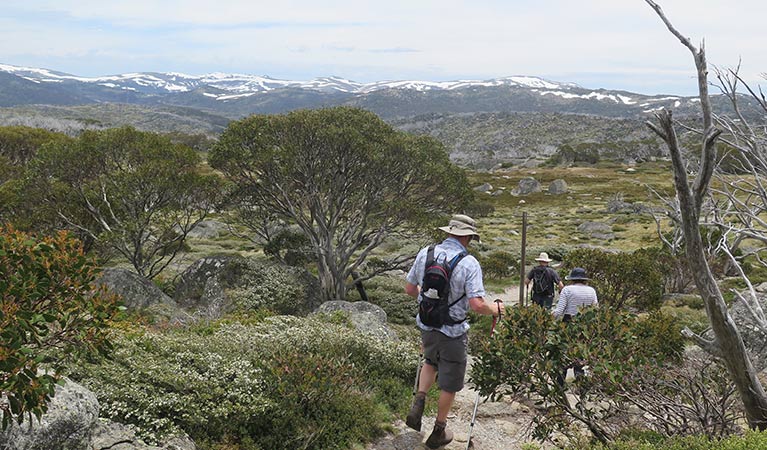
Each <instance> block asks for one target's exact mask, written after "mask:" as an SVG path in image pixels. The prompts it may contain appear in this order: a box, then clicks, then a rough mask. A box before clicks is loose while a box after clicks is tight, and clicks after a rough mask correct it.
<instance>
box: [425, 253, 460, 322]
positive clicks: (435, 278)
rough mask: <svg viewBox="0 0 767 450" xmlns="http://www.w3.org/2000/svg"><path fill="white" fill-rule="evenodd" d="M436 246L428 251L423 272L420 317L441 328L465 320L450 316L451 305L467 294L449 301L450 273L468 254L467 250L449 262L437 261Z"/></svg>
mask: <svg viewBox="0 0 767 450" xmlns="http://www.w3.org/2000/svg"><path fill="white" fill-rule="evenodd" d="M434 247H435V245H431V246H429V250H428V251H427V252H426V267H425V270H424V272H423V282H422V283H421V302H420V303H418V317H419V318H420V319H421V323H423V324H424V325H426V326H430V327H435V328H439V327H441V326H442V325H455V324H458V323H461V322H464V321H465V320H466V318H465V317H464V318H463V319H462V320H458V321H456V320H453V318H452V317H450V307H451V306H453V305H455V304H456V303H458V302H459V301H460V300H461V299H463V298H464V297H465V296H466V293H464V294H463V295H462V296H460V297H459V298H458V299H456V300H455V301H454V302H453V303H448V302H449V299H450V275H452V274H453V269H455V267H456V266H457V265H458V263H459V262H460V261H461V260H462V259H463V258H464V256H466V255H467V253H466V252H465V251H463V252H461V253H459V254H457V255H455V257H453V259H451V260H450V261H449V262H448V261H447V260H445V261H443V262H437V261H435V260H434Z"/></svg>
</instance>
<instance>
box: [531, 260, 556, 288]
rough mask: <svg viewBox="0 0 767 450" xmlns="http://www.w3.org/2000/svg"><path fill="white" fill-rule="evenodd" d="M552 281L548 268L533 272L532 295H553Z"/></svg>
mask: <svg viewBox="0 0 767 450" xmlns="http://www.w3.org/2000/svg"><path fill="white" fill-rule="evenodd" d="M553 293H554V280H553V278H552V276H551V274H550V273H549V268H548V267H545V268H544V269H543V270H534V271H533V294H549V295H550V294H553Z"/></svg>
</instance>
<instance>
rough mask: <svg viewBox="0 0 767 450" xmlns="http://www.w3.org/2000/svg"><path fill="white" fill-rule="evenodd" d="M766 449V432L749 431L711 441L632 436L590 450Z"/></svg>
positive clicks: (641, 435)
mask: <svg viewBox="0 0 767 450" xmlns="http://www.w3.org/2000/svg"><path fill="white" fill-rule="evenodd" d="M763 448H767V432H758V431H750V432H748V433H746V434H745V435H743V436H732V437H728V438H726V439H722V440H711V439H708V438H706V437H705V436H684V437H673V438H659V437H658V436H656V435H653V434H641V433H638V434H633V435H630V436H627V437H621V438H620V439H619V440H617V441H616V442H613V443H611V444H608V445H604V444H596V445H594V446H592V447H591V448H590V450H756V449H763Z"/></svg>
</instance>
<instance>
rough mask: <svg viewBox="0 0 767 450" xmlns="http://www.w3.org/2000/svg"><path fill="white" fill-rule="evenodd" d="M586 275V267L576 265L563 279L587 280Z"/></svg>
mask: <svg viewBox="0 0 767 450" xmlns="http://www.w3.org/2000/svg"><path fill="white" fill-rule="evenodd" d="M588 279H589V278H588V277H587V276H586V269H584V268H582V267H576V268H574V269H573V270H571V271H570V275H568V276H566V277H565V280H588Z"/></svg>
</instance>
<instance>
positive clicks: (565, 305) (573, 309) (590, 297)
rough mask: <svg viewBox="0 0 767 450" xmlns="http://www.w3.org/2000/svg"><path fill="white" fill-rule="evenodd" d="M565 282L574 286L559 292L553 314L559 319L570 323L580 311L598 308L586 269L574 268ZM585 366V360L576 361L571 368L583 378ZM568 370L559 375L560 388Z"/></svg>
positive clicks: (563, 383)
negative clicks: (570, 282)
mask: <svg viewBox="0 0 767 450" xmlns="http://www.w3.org/2000/svg"><path fill="white" fill-rule="evenodd" d="M565 280H567V281H572V284H569V285H567V286H565V288H564V289H562V290H561V291H560V292H559V301H558V302H557V307H556V308H555V309H554V313H553V314H554V317H556V318H557V319H559V318H560V317H561V318H562V320H563V321H564V322H570V321H571V320H572V319H573V317H575V316H576V315H577V314H578V310H579V309H581V308H584V307H592V306H593V307H596V306H598V305H599V303H598V302H597V291H596V290H594V288H593V287H591V286H589V285H588V284H586V282H587V281H589V278H588V277H587V276H586V270H585V269H583V268H581V267H576V268H574V269H573V270H571V271H570V275H568V276H566V277H565ZM585 364H586V362H585V361H583V360H575V361H573V362H572V364H571V365H570V366H569V367H572V368H573V374H574V375H575V376H576V377H581V376H583V375H584V374H585V372H584V370H583V366H584V365H585ZM567 369H568V367H565V368H564V370H563V373H561V374H557V384H558V385H560V386H564V385H565V377H566V376H567Z"/></svg>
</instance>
